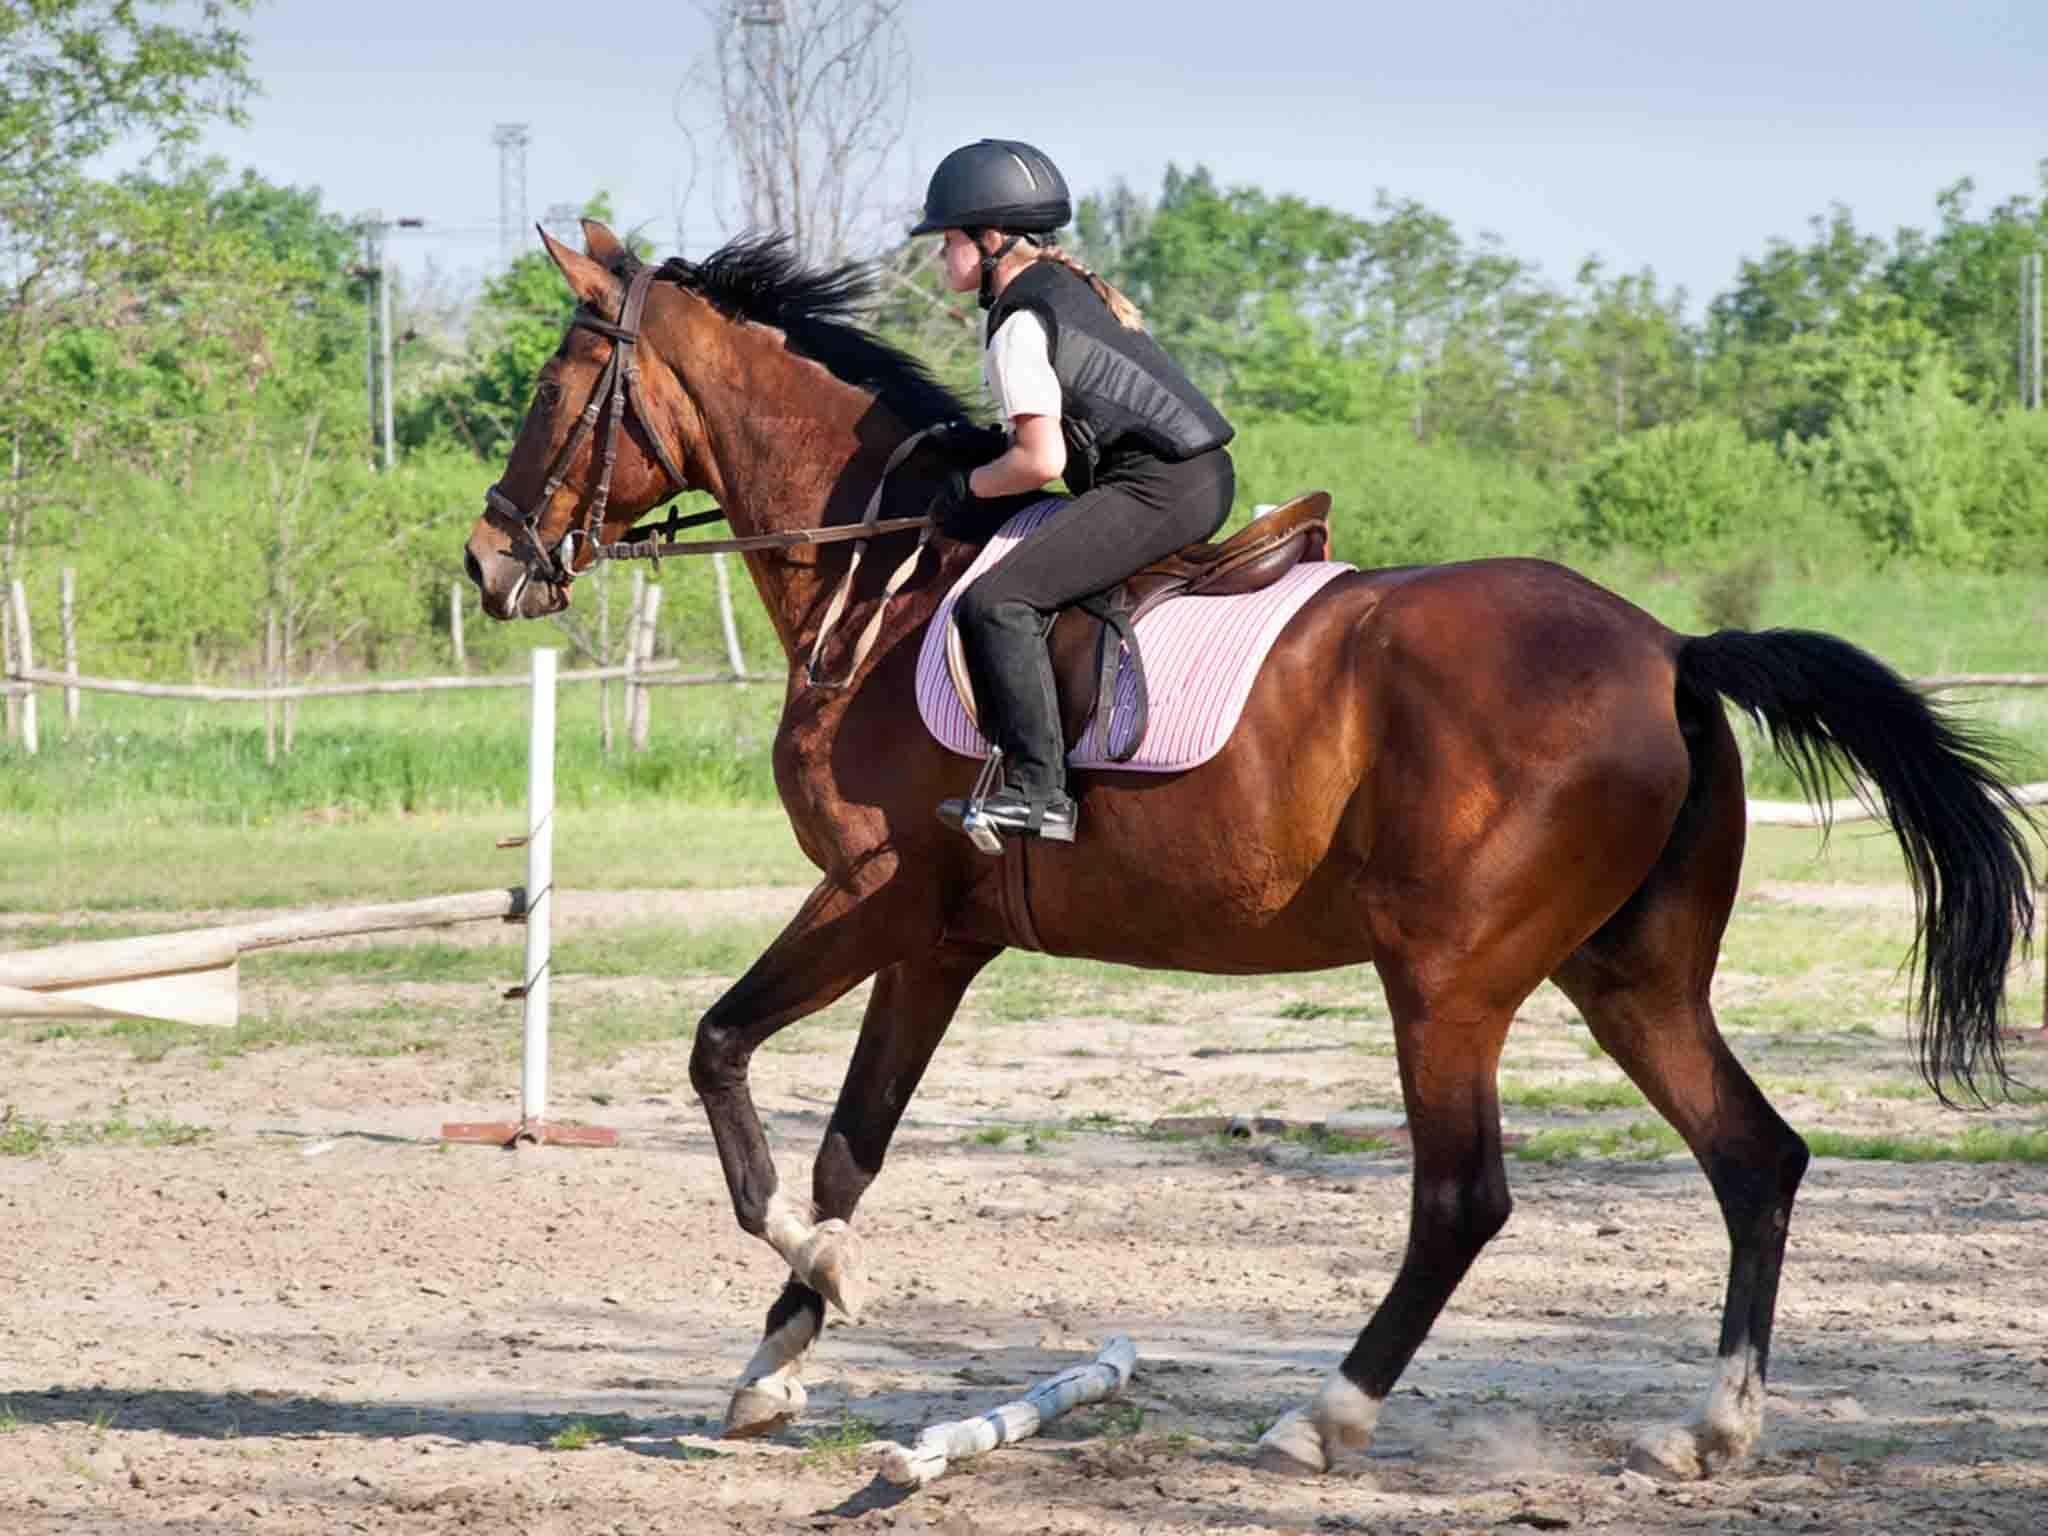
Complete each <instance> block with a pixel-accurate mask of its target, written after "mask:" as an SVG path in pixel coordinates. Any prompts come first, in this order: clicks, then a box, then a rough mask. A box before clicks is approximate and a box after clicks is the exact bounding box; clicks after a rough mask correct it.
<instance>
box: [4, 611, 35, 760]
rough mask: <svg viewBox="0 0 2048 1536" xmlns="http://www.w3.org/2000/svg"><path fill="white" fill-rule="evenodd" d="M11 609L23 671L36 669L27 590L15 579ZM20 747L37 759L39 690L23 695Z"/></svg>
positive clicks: (17, 650)
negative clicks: (29, 626) (30, 632)
mask: <svg viewBox="0 0 2048 1536" xmlns="http://www.w3.org/2000/svg"><path fill="white" fill-rule="evenodd" d="M7 600H8V606H9V607H10V608H11V609H12V610H13V613H14V654H15V657H16V659H17V660H18V661H19V662H20V664H21V670H22V671H23V672H31V671H33V670H35V664H36V648H35V642H34V641H33V640H32V639H31V638H30V637H29V628H28V589H27V588H26V587H24V586H23V585H22V584H21V578H20V577H16V578H15V579H14V581H13V582H11V583H10V584H9V586H8V589H7ZM21 744H22V745H23V746H24V747H26V748H27V749H28V755H29V756H30V757H34V756H35V755H36V748H37V746H38V745H39V743H38V742H37V740H36V691H35V689H34V688H33V687H31V688H30V689H29V691H28V692H27V693H24V694H23V695H22V696H21Z"/></svg>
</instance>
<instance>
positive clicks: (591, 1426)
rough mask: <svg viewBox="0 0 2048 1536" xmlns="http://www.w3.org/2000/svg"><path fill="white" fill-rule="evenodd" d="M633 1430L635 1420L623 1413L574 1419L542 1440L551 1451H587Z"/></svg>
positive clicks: (618, 1438)
mask: <svg viewBox="0 0 2048 1536" xmlns="http://www.w3.org/2000/svg"><path fill="white" fill-rule="evenodd" d="M632 1432H633V1421H632V1420H631V1419H629V1418H628V1417H626V1415H625V1414H623V1413H612V1414H605V1415H602V1416H601V1417H599V1418H595V1419H572V1420H571V1421H570V1422H569V1423H567V1424H564V1425H562V1426H561V1427H560V1428H559V1429H557V1430H556V1431H555V1432H554V1433H553V1434H551V1435H548V1436H547V1437H546V1439H545V1440H544V1441H543V1442H542V1443H543V1444H544V1445H546V1446H547V1448H548V1449H549V1450H551V1451H587V1450H589V1449H590V1448H591V1447H592V1446H593V1445H602V1444H604V1442H605V1441H607V1440H623V1439H625V1437H626V1436H627V1435H630V1434H631V1433H632Z"/></svg>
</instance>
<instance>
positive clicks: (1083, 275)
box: [1038, 244, 1145, 331]
mask: <svg viewBox="0 0 2048 1536" xmlns="http://www.w3.org/2000/svg"><path fill="white" fill-rule="evenodd" d="M1038 259H1039V260H1040V261H1056V262H1058V263H1059V264H1060V265H1061V266H1063V267H1065V268H1066V269H1067V270H1068V271H1069V272H1071V273H1073V274H1074V276H1076V277H1078V278H1080V279H1081V281H1082V282H1084V283H1086V284H1087V285H1088V286H1089V287H1090V288H1093V289H1094V290H1095V297H1097V298H1098V299H1100V300H1102V302H1103V303H1104V304H1107V305H1108V306H1109V312H1110V313H1111V314H1112V315H1114V316H1116V323H1117V324H1118V325H1120V326H1122V327H1123V328H1124V329H1125V330H1127V331H1142V330H1143V329H1145V317H1144V315H1143V314H1142V313H1140V312H1139V309H1138V306H1137V305H1135V304H1133V303H1132V302H1131V301H1130V299H1129V298H1128V297H1127V296H1126V295H1125V294H1124V293H1123V291H1122V290H1121V289H1119V288H1118V287H1117V286H1116V285H1115V284H1114V283H1111V282H1109V281H1108V280H1106V279H1104V278H1100V277H1097V276H1096V275H1095V274H1094V273H1093V272H1091V271H1089V270H1088V268H1086V267H1084V266H1082V265H1081V263H1080V262H1078V261H1076V260H1075V259H1074V258H1073V257H1071V256H1069V255H1068V254H1067V253H1066V252H1065V251H1063V250H1061V249H1060V248H1059V247H1058V246H1056V245H1049V244H1048V245H1041V246H1039V247H1038Z"/></svg>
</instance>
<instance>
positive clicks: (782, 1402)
mask: <svg viewBox="0 0 2048 1536" xmlns="http://www.w3.org/2000/svg"><path fill="white" fill-rule="evenodd" d="M809 1400H810V1398H809V1395H808V1394H807V1393H806V1392H805V1391H804V1384H803V1383H802V1382H800V1381H798V1380H797V1379H796V1373H795V1372H794V1371H792V1372H790V1373H789V1374H788V1375H787V1376H768V1377H764V1378H763V1379H762V1380H760V1381H749V1382H745V1383H742V1384H741V1385H740V1386H739V1387H738V1388H737V1389H736V1390H735V1391H734V1392H733V1394H732V1401H731V1402H729V1403H727V1404H726V1405H725V1429H724V1430H723V1431H722V1433H723V1434H724V1435H725V1438H726V1439H728V1440H751V1439H753V1438H754V1437H755V1436H756V1435H765V1434H770V1433H772V1432H773V1431H775V1430H778V1429H780V1428H782V1426H783V1425H785V1424H791V1423H794V1422H795V1421H796V1420H797V1419H798V1418H800V1417H801V1416H802V1414H803V1411H804V1404H805V1403H807V1402H808V1401H809Z"/></svg>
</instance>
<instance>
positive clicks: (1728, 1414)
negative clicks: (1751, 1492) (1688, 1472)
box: [1694, 1349, 1764, 1476]
mask: <svg viewBox="0 0 2048 1536" xmlns="http://www.w3.org/2000/svg"><path fill="white" fill-rule="evenodd" d="M1694 1429H1695V1433H1696V1434H1697V1435H1698V1437H1699V1439H1700V1440H1701V1441H1702V1442H1703V1444H1702V1445H1701V1447H1700V1461H1701V1463H1702V1464H1703V1465H1704V1467H1705V1468H1706V1472H1707V1475H1708V1476H1712V1475H1713V1474H1714V1473H1717V1472H1722V1471H1726V1470H1727V1469H1728V1468H1730V1467H1735V1466H1739V1465H1741V1464H1742V1463H1743V1462H1744V1461H1746V1460H1748V1459H1749V1453H1750V1452H1751V1451H1753V1450H1755V1449H1756V1443H1757V1441H1758V1440H1759V1439H1760V1438H1762V1436H1763V1432H1764V1377H1763V1372H1761V1371H1759V1370H1758V1369H1757V1366H1756V1351H1755V1350H1754V1349H1743V1350H1740V1351H1738V1352H1737V1353H1735V1354H1732V1355H1729V1356H1728V1357H1727V1358H1726V1359H1724V1360H1723V1361H1722V1362H1721V1374H1720V1375H1719V1376H1718V1377H1716V1378H1715V1380H1714V1389H1713V1391H1711V1392H1709V1393H1708V1394H1707V1411H1706V1413H1705V1415H1704V1416H1703V1417H1702V1418H1701V1420H1700V1422H1699V1424H1697V1425H1696V1426H1694Z"/></svg>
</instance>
